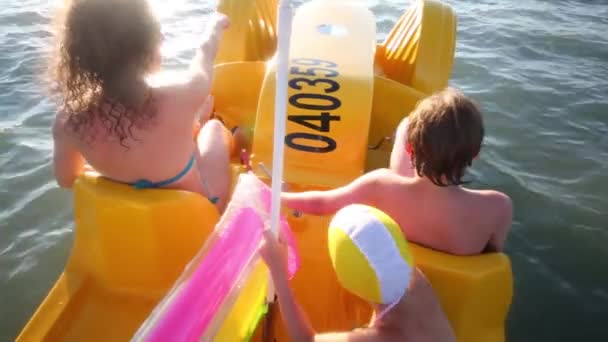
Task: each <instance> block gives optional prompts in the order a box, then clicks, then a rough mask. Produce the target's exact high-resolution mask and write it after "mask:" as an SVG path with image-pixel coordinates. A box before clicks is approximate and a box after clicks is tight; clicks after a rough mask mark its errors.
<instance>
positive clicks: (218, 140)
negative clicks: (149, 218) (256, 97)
mask: <svg viewBox="0 0 608 342" xmlns="http://www.w3.org/2000/svg"><path fill="white" fill-rule="evenodd" d="M207 25H209V26H210V30H209V35H208V36H207V37H206V38H205V39H204V41H203V43H202V44H201V45H200V47H196V56H195V57H194V59H193V61H192V63H191V67H190V70H189V73H187V74H186V75H185V76H184V77H181V78H179V79H176V78H175V77H172V78H166V77H157V75H159V74H160V72H161V71H162V70H161V65H162V56H161V48H162V46H161V45H160V44H159V46H158V48H157V49H156V52H155V55H154V56H153V58H152V61H151V63H150V65H149V68H148V71H147V74H146V75H141V76H142V78H143V79H142V81H144V82H148V88H149V90H150V94H151V97H152V99H153V100H154V105H155V111H156V112H155V116H154V118H153V120H152V121H151V122H149V123H148V124H145V125H142V126H141V127H133V128H132V133H133V137H134V138H133V139H131V140H129V141H128V143H129V146H128V148H125V147H124V146H123V145H121V144H119V143H117V141H116V139H114V138H113V137H112V136H111V135H110V134H108V133H107V132H106V130H105V129H104V126H103V124H102V123H101V122H98V121H94V123H93V125H91V127H87V131H86V132H85V133H86V135H88V136H94V137H95V139H94V140H92V142H91V141H85V140H86V139H84V140H83V139H81V138H79V137H77V134H74V133H73V132H71V131H70V129H69V127H68V125H67V116H68V115H67V114H66V113H59V114H58V115H57V117H56V121H55V123H54V125H53V137H54V145H55V146H54V169H55V176H56V179H57V182H58V183H59V185H60V186H62V187H68V188H69V187H71V186H72V184H73V183H74V181H75V179H76V178H77V177H78V176H79V175H80V174H81V173H82V172H83V171H86V170H88V169H91V168H94V169H95V170H96V171H97V172H99V173H100V174H102V175H103V176H106V177H108V178H110V179H113V180H115V181H119V182H125V183H132V182H135V181H137V180H139V179H147V180H150V181H153V182H158V181H161V180H165V179H169V178H171V177H173V176H175V175H176V174H178V173H179V172H180V171H181V170H183V169H184V167H185V166H186V165H187V164H188V162H189V160H190V158H192V156H193V155H194V156H195V167H192V168H191V169H190V170H189V171H188V172H187V173H186V174H185V175H184V176H183V177H182V178H181V179H179V180H178V181H176V182H174V183H172V184H170V185H168V186H167V187H169V188H172V189H182V190H188V191H193V192H198V193H200V194H202V195H204V196H206V197H208V198H215V197H217V198H219V201H218V202H217V203H216V205H217V208H218V209H219V210H220V211H223V210H224V208H225V206H226V203H227V201H228V198H229V186H230V156H231V155H232V154H234V153H236V151H237V150H239V147H238V146H239V144H238V142H237V143H235V139H234V138H233V135H232V134H231V132H230V131H229V130H228V129H227V128H226V127H224V125H223V124H222V123H220V122H219V121H217V120H213V119H211V120H210V119H209V117H210V115H211V112H212V108H213V99H212V98H211V97H208V95H209V92H210V85H211V80H212V77H213V63H214V60H215V56H216V54H217V50H218V44H219V41H220V39H221V36H222V32H223V31H224V30H225V29H226V28H227V27H228V26H229V20H228V18H227V17H226V16H224V15H221V14H217V15H215V16H213V17H212V19H211V20H210V21H209V22H208V23H207ZM150 80H153V81H150ZM237 135H238V134H237ZM237 140H238V139H237ZM89 165H90V166H89Z"/></svg>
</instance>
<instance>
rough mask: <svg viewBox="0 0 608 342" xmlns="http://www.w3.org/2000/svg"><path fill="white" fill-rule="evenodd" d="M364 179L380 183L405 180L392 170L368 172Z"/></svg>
mask: <svg viewBox="0 0 608 342" xmlns="http://www.w3.org/2000/svg"><path fill="white" fill-rule="evenodd" d="M363 177H365V178H366V179H368V180H370V181H374V182H377V183H378V184H380V183H394V182H399V181H402V180H403V177H402V176H400V175H398V174H397V173H395V172H394V171H392V170H390V169H385V168H383V169H376V170H373V171H370V172H368V173H367V174H365V175H364V176H363Z"/></svg>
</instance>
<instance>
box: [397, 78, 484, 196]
mask: <svg viewBox="0 0 608 342" xmlns="http://www.w3.org/2000/svg"><path fill="white" fill-rule="evenodd" d="M483 137H484V127H483V118H482V116H481V112H480V110H479V107H478V105H477V104H476V103H475V102H474V101H473V100H471V99H470V98H468V97H466V96H465V95H464V94H463V93H461V92H460V91H458V90H456V89H453V88H447V89H445V90H443V91H440V92H438V93H436V94H433V95H431V96H430V97H428V98H426V99H424V100H423V101H421V102H420V103H419V104H418V106H416V109H414V111H413V112H412V113H411V114H410V122H409V125H408V133H407V142H408V144H409V147H410V148H411V152H412V154H411V160H412V164H413V165H414V166H415V168H416V172H417V173H418V175H419V176H421V177H422V176H424V177H427V178H428V179H429V180H431V182H433V183H434V184H435V185H438V186H448V185H461V184H464V183H466V182H464V181H463V180H462V178H463V176H464V172H465V170H466V168H467V167H469V166H471V164H472V162H473V159H474V158H475V157H476V156H477V155H478V154H479V151H480V149H481V143H482V141H483Z"/></svg>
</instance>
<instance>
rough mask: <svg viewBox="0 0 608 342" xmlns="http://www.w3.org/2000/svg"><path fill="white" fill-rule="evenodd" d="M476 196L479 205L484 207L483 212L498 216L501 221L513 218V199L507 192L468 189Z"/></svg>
mask: <svg viewBox="0 0 608 342" xmlns="http://www.w3.org/2000/svg"><path fill="white" fill-rule="evenodd" d="M467 192H468V193H469V194H471V195H472V196H474V198H475V201H476V202H477V203H478V206H479V207H482V208H484V211H483V212H486V213H489V214H491V215H492V216H493V217H497V219H498V220H500V221H506V220H509V221H510V220H511V216H512V213H513V201H512V200H511V198H510V197H509V196H507V195H506V194H505V193H502V192H500V191H496V190H467Z"/></svg>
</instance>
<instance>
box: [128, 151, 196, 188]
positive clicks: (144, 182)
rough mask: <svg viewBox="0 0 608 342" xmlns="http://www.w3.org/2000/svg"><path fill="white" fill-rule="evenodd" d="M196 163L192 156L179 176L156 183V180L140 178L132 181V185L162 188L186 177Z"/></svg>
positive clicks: (135, 186)
mask: <svg viewBox="0 0 608 342" xmlns="http://www.w3.org/2000/svg"><path fill="white" fill-rule="evenodd" d="M193 165H194V156H192V158H190V161H189V162H188V165H186V167H185V168H184V169H183V170H182V171H181V172H180V173H178V174H177V176H175V177H172V178H169V179H167V180H164V181H162V182H158V183H154V182H150V181H149V180H147V179H140V180H138V181H137V182H135V183H132V184H131V185H132V186H133V187H134V188H135V189H150V188H162V187H164V186H167V185H169V184H171V183H175V182H177V181H178V180H179V179H180V178H182V177H184V176H185V175H186V174H187V173H188V171H190V169H191V168H192V166H193Z"/></svg>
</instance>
